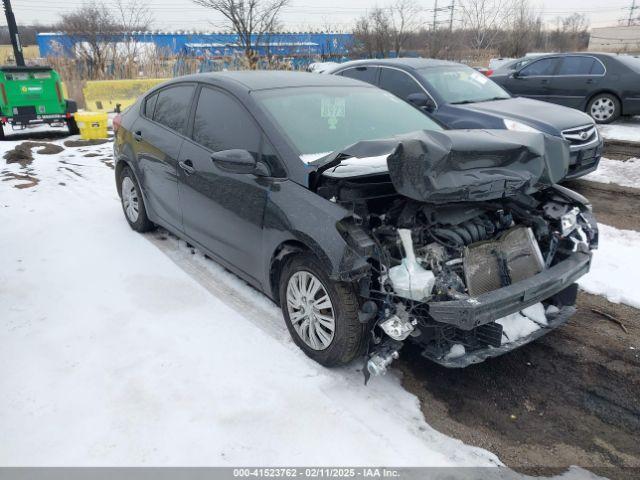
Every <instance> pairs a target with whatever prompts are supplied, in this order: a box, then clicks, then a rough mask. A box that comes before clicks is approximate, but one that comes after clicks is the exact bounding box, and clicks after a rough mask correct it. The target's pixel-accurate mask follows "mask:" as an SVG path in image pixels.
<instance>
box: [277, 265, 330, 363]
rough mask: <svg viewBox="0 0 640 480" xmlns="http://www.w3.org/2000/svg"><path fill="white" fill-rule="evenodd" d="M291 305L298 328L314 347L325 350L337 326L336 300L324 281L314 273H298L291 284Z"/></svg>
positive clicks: (289, 290) (290, 308) (288, 297)
mask: <svg viewBox="0 0 640 480" xmlns="http://www.w3.org/2000/svg"><path fill="white" fill-rule="evenodd" d="M287 309H288V311H289V319H290V320H291V324H292V325H293V328H294V330H295V331H296V333H297V334H298V336H299V337H300V339H302V341H303V342H304V343H305V344H306V345H307V346H309V347H311V348H312V349H314V350H324V349H325V348H327V347H328V346H329V345H330V344H331V341H332V340H333V335H334V332H335V329H336V321H335V317H334V311H333V304H332V303H331V298H329V294H328V293H327V290H326V289H325V288H324V286H323V285H322V282H321V281H320V280H319V279H318V278H317V277H316V276H315V275H313V274H312V273H310V272H306V271H300V272H296V273H294V274H293V275H292V276H291V278H290V279H289V284H288V285H287Z"/></svg>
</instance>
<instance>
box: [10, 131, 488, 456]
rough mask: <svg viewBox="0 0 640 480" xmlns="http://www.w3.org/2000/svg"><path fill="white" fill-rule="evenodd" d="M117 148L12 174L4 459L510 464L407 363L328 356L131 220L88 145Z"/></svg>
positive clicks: (273, 312)
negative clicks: (411, 388)
mask: <svg viewBox="0 0 640 480" xmlns="http://www.w3.org/2000/svg"><path fill="white" fill-rule="evenodd" d="M55 143H57V144H62V141H56V142H55ZM15 145H16V142H6V143H3V144H2V145H1V146H0V148H1V149H2V150H7V149H8V148H12V147H13V146H15ZM110 148H111V146H110V145H109V144H106V145H102V146H98V147H89V148H86V149H83V148H77V149H71V148H70V149H67V150H65V151H64V152H63V153H61V154H60V155H59V156H52V155H48V156H43V155H38V154H34V157H35V159H34V161H33V163H32V164H31V165H30V166H28V167H27V168H28V169H29V171H30V175H33V176H35V177H37V178H38V179H39V183H38V184H37V185H36V186H35V187H32V188H23V189H19V188H14V186H15V185H17V182H16V181H15V180H12V179H8V180H7V181H2V182H0V225H2V229H1V230H0V241H1V242H2V245H3V254H2V255H0V312H1V313H0V345H2V348H0V392H2V395H0V431H1V432H2V438H3V441H2V442H0V465H8V464H10V465H47V466H59V465H76V466H87V465H114V466H117V465H127V466H144V465H173V466H181V465H192V466H204V465H212V466H215V465H221V466H224V465H227V466H231V465H265V466H267V465H310V464H315V465H398V466H401V465H404V466H409V465H411V466H415V465H430V466H451V465H462V466H471V465H476V466H491V465H498V464H500V462H499V460H498V459H497V458H496V457H495V456H494V455H492V454H490V453H489V452H486V451H484V450H481V449H478V448H473V447H469V446H466V445H464V444H463V443H462V442H460V441H457V440H454V439H451V438H449V437H447V436H445V435H442V434H440V433H438V432H436V431H435V430H433V429H432V428H431V427H429V425H427V424H426V423H425V421H424V419H423V417H422V414H421V412H420V407H419V403H418V400H417V399H416V398H415V397H414V396H413V395H410V394H409V393H407V392H406V391H405V390H403V389H402V387H401V386H400V381H399V379H398V378H397V376H396V375H393V374H391V375H387V376H385V377H381V378H376V379H375V381H372V382H369V385H368V386H367V387H365V386H364V385H363V383H364V382H363V376H362V372H361V371H360V370H359V368H361V365H358V364H355V365H352V366H350V367H348V368H342V369H334V370H328V369H325V368H323V367H321V366H319V365H318V364H316V363H314V362H313V361H311V360H309V359H308V358H307V357H305V356H304V354H303V353H302V352H301V351H300V350H299V349H298V348H297V347H296V346H295V345H294V344H293V343H292V342H291V340H290V339H289V335H288V332H287V331H286V328H285V327H284V323H283V321H282V316H281V313H280V311H279V309H278V308H277V307H275V306H274V305H273V304H272V303H270V302H269V301H268V300H267V299H266V298H265V297H264V296H262V295H261V294H259V293H258V292H256V291H255V290H253V289H251V288H249V287H247V286H246V285H245V284H244V283H243V282H241V281H240V280H238V279H237V278H235V277H232V276H231V275H229V274H227V273H225V272H224V270H223V269H222V268H221V267H219V266H218V265H216V264H214V263H213V262H211V261H208V260H205V259H204V258H203V257H202V256H201V255H191V253H190V249H188V248H186V246H185V245H184V242H178V241H177V240H174V239H173V238H172V237H167V236H166V235H163V234H162V233H161V232H160V233H155V234H152V235H147V236H143V235H140V234H137V233H135V232H133V231H132V230H131V229H130V228H129V226H128V225H127V223H126V222H125V219H124V217H123V214H122V211H121V208H120V205H119V202H118V198H117V194H116V191H115V188H114V181H113V170H112V169H110V168H108V166H107V165H106V164H105V163H103V162H101V161H100V156H98V157H84V155H85V154H86V152H88V151H90V152H93V153H99V154H104V153H106V152H107V151H108V150H109V149H110ZM2 153H3V152H2V151H0V156H1V155H2ZM0 161H2V160H0ZM2 162H4V161H2ZM62 162H66V163H62ZM20 172H24V170H23V169H22V168H21V167H20V166H19V165H18V164H10V165H3V169H2V174H0V176H1V175H5V174H7V173H12V174H19V173H20Z"/></svg>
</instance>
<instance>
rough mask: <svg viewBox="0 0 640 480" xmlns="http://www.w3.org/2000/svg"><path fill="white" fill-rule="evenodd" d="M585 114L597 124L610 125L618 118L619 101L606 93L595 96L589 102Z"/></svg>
mask: <svg viewBox="0 0 640 480" xmlns="http://www.w3.org/2000/svg"><path fill="white" fill-rule="evenodd" d="M587 113H588V114H589V115H591V118H593V119H594V120H595V121H596V122H597V123H611V122H613V121H614V120H616V119H617V118H618V117H619V116H620V101H619V100H618V99H617V98H616V97H615V96H613V95H611V94H608V93H602V94H600V95H596V96H595V97H593V98H592V99H591V101H590V102H589V105H588V106H587Z"/></svg>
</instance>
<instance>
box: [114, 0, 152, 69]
mask: <svg viewBox="0 0 640 480" xmlns="http://www.w3.org/2000/svg"><path fill="white" fill-rule="evenodd" d="M114 12H115V21H116V22H117V23H118V24H119V25H120V30H121V32H122V34H123V36H124V39H123V40H124V41H123V42H122V46H123V49H122V52H121V53H122V54H123V55H124V56H125V58H124V60H125V61H126V62H134V61H136V60H137V59H138V56H139V55H140V42H138V40H137V39H136V38H135V37H134V36H133V33H134V32H142V31H146V30H148V29H149V28H150V26H151V25H152V24H153V14H152V13H151V11H150V10H149V8H148V7H147V6H146V5H145V4H143V3H141V2H137V1H135V0H126V1H125V0H115V4H114Z"/></svg>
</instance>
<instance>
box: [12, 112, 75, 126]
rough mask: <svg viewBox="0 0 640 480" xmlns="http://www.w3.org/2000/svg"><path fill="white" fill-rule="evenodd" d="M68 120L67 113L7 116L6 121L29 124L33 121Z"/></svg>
mask: <svg viewBox="0 0 640 480" xmlns="http://www.w3.org/2000/svg"><path fill="white" fill-rule="evenodd" d="M66 120H67V114H66V113H60V114H48V115H32V114H27V115H14V116H12V117H7V121H6V123H8V124H10V125H28V124H33V123H60V122H65V121H66Z"/></svg>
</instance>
